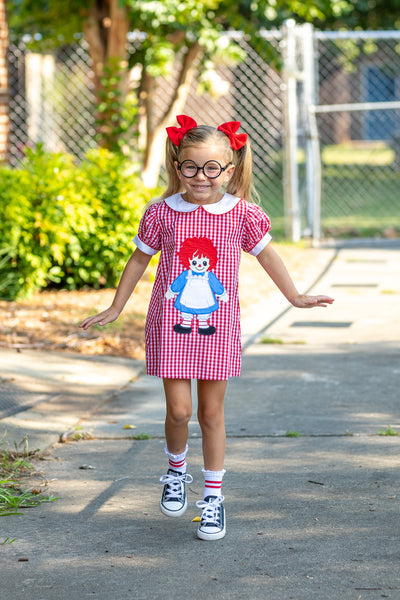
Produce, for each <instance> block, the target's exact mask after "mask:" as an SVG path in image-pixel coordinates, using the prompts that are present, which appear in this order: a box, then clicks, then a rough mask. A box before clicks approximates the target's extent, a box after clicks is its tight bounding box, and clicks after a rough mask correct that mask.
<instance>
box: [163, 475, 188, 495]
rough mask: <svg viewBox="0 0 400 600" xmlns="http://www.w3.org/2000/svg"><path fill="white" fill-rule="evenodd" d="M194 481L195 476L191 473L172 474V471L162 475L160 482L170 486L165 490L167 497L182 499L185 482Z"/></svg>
mask: <svg viewBox="0 0 400 600" xmlns="http://www.w3.org/2000/svg"><path fill="white" fill-rule="evenodd" d="M192 481H193V477H192V476H191V475H189V473H184V474H183V475H172V474H171V473H168V475H163V476H162V477H160V482H161V483H163V484H164V485H167V486H168V487H167V489H166V490H165V499H166V500H171V499H173V498H179V499H181V498H182V495H183V484H184V483H192Z"/></svg>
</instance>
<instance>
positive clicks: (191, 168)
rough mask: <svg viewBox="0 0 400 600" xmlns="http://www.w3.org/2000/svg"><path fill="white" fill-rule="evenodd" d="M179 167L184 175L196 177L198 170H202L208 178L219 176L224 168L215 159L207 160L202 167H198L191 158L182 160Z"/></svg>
mask: <svg viewBox="0 0 400 600" xmlns="http://www.w3.org/2000/svg"><path fill="white" fill-rule="evenodd" d="M179 168H180V171H181V173H182V175H183V176H184V177H188V178H190V177H196V175H197V173H198V172H199V171H203V173H204V175H205V176H206V177H208V178H209V179H215V178H216V177H219V175H220V174H221V172H222V171H223V170H224V169H223V168H222V167H221V165H220V164H219V162H217V161H216V160H208V161H207V162H206V163H205V164H204V165H203V166H202V167H198V166H197V165H196V163H195V162H194V161H193V160H184V161H183V162H181V164H180V166H179Z"/></svg>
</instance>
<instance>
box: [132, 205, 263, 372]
mask: <svg viewBox="0 0 400 600" xmlns="http://www.w3.org/2000/svg"><path fill="white" fill-rule="evenodd" d="M269 229H270V222H269V219H268V217H267V215H266V214H265V213H264V212H263V210H262V209H261V208H260V207H259V206H257V205H255V204H252V203H249V202H246V201H245V200H243V199H240V198H236V197H235V196H232V195H230V194H225V195H224V197H223V198H222V199H221V200H220V201H219V202H217V203H215V204H209V205H206V206H200V205H197V204H192V203H189V202H186V201H185V200H184V199H183V197H182V196H181V194H175V195H174V196H170V197H169V198H166V199H165V200H163V201H161V202H157V203H155V204H153V205H151V206H150V207H149V208H148V209H147V210H146V212H145V214H144V216H143V218H142V221H141V223H140V226H139V231H138V235H137V236H136V237H135V239H134V242H135V244H136V245H137V247H138V248H139V249H140V250H142V251H143V252H145V253H146V254H150V255H153V254H157V252H159V251H161V256H160V261H159V265H158V269H157V274H156V279H155V282H154V287H153V291H152V295H151V300H150V305H149V311H148V315H147V320H146V364H147V372H148V374H149V375H156V376H157V377H166V378H172V379H207V380H226V379H228V378H229V377H238V376H239V374H240V366H241V340H240V309H239V298H238V272H239V263H240V255H241V250H244V251H245V252H249V253H250V254H253V255H257V254H258V253H259V252H261V250H262V249H263V248H265V246H266V245H267V244H268V242H269V241H270V239H271V236H270V234H269V233H268V232H269ZM188 238H191V239H192V238H195V239H197V240H198V238H207V243H208V244H209V243H210V242H211V244H212V246H213V247H214V248H215V249H216V257H217V258H216V261H215V260H214V262H216V265H210V267H209V268H208V269H207V273H205V274H203V275H198V274H195V273H193V272H192V271H191V268H189V267H190V265H189V260H188V261H187V264H186V263H185V264H183V263H182V259H181V258H180V256H179V252H180V249H181V247H182V244H183V243H184V242H185V240H187V239H188ZM206 254H207V252H206V251H199V252H197V254H196V256H195V259H199V258H200V259H203V258H204V256H205V255H206ZM206 258H207V257H206ZM185 286H189V287H186V289H185ZM190 286H194V287H192V288H191V290H192V291H190ZM178 288H179V291H178ZM182 288H183V289H182ZM168 290H169V293H167V291H168ZM179 299H180V300H179ZM196 302H197V303H198V304H199V306H197V305H196ZM212 303H213V306H211V304H212ZM185 305H187V307H186V306H185ZM182 313H186V316H188V313H189V317H190V318H191V319H192V321H191V329H190V330H187V329H186V330H183V331H185V333H182V327H181V325H180V324H182V323H183V318H184V316H185V315H183V314H182ZM202 317H203V319H206V320H207V322H206V325H207V326H208V327H209V330H208V331H209V333H208V334H205V335H204V334H201V333H199V331H200V328H199V320H200V319H201V318H202ZM203 326H204V322H203ZM174 327H175V329H174ZM188 331H190V333H187V332H188ZM203 331H204V330H203Z"/></svg>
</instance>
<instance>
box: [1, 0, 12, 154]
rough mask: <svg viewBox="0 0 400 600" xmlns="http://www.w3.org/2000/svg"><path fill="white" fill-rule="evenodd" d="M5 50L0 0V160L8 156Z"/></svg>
mask: <svg viewBox="0 0 400 600" xmlns="http://www.w3.org/2000/svg"><path fill="white" fill-rule="evenodd" d="M7 51H8V24H7V2H6V0H0V161H6V160H7V158H8V136H9V129H10V117H9V101H10V98H9V90H8V66H7Z"/></svg>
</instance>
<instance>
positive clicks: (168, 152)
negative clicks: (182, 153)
mask: <svg viewBox="0 0 400 600" xmlns="http://www.w3.org/2000/svg"><path fill="white" fill-rule="evenodd" d="M175 162H178V148H177V147H176V146H175V144H173V143H172V142H171V140H170V139H169V138H167V141H166V144H165V169H166V171H167V181H168V187H167V189H166V190H165V192H164V193H163V195H162V196H161V199H164V198H168V196H173V195H174V194H177V193H178V192H180V191H181V190H182V186H181V182H180V181H179V177H178V175H177V173H176V169H175Z"/></svg>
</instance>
